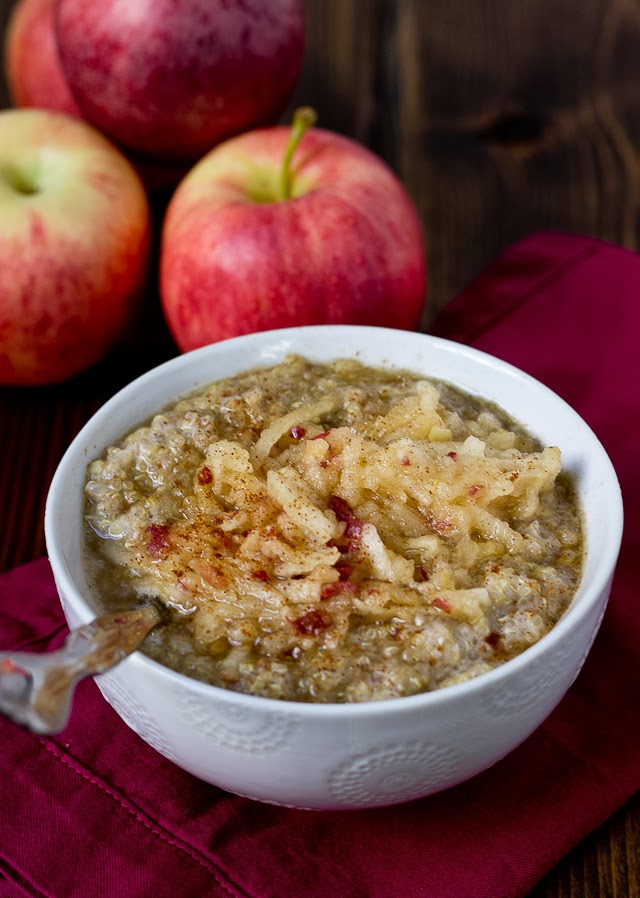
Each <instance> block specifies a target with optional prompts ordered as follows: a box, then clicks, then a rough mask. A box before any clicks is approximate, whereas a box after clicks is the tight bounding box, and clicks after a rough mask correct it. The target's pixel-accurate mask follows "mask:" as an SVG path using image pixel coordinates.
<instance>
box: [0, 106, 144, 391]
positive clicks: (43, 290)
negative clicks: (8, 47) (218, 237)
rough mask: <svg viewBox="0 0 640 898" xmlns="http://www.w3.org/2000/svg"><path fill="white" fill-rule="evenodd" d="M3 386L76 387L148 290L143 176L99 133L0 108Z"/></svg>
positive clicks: (50, 116) (62, 119) (60, 118)
mask: <svg viewBox="0 0 640 898" xmlns="http://www.w3.org/2000/svg"><path fill="white" fill-rule="evenodd" d="M0 235H1V236H0V383H1V384H7V385H36V384H49V383H54V382H57V381H62V380H66V379H67V378H70V377H72V376H73V375H75V374H78V373H79V372H81V371H83V370H84V369H86V368H88V367H89V366H90V365H92V364H93V363H94V362H97V361H98V360H99V359H100V358H102V357H103V356H104V355H105V354H106V353H107V352H108V350H109V349H110V348H111V347H112V346H113V345H114V344H115V343H116V342H117V341H118V339H119V338H120V337H121V336H122V335H123V334H124V332H125V330H126V327H127V324H128V322H129V321H130V319H131V316H132V314H133V313H134V310H135V307H136V300H137V298H138V297H139V295H140V293H141V290H142V288H143V286H144V284H145V279H146V273H147V265H148V250H149V238H150V214H149V206H148V203H147V199H146V194H145V192H144V188H143V186H142V183H141V182H140V179H139V178H138V176H137V175H136V173H135V171H134V170H133V168H132V167H131V165H130V164H129V163H128V162H127V160H126V159H125V158H124V156H123V155H122V154H121V153H120V152H119V151H118V150H117V149H115V147H114V146H113V145H112V144H111V143H110V142H109V141H108V140H107V139H106V138H105V137H103V136H102V135H101V134H99V133H98V132H97V131H96V130H95V129H94V128H92V127H90V126H89V125H87V124H85V123H84V122H80V121H78V120H76V119H73V118H71V117H69V116H67V115H63V114H60V113H54V112H49V111H44V110H35V109H14V110H5V111H3V112H1V113H0Z"/></svg>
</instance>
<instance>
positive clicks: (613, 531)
mask: <svg viewBox="0 0 640 898" xmlns="http://www.w3.org/2000/svg"><path fill="white" fill-rule="evenodd" d="M372 332H375V334H373V333H372ZM381 332H382V334H384V333H385V332H386V333H388V334H389V335H390V337H391V336H393V339H395V340H397V339H402V338H403V337H404V338H405V339H407V340H409V341H412V342H413V341H414V340H420V341H424V342H425V346H426V345H429V344H430V345H432V346H434V347H437V348H439V349H441V350H444V351H446V352H452V353H455V354H457V355H460V356H461V357H462V358H464V359H465V360H468V361H471V362H472V364H475V365H478V364H479V365H482V366H485V367H487V366H488V367H490V368H492V369H499V370H500V371H501V372H502V373H504V374H505V375H506V376H507V377H510V378H511V379H512V380H514V379H515V380H519V381H520V382H521V383H522V384H523V385H524V384H526V385H528V386H529V388H533V389H536V390H537V391H538V392H539V393H540V395H541V397H546V398H547V399H549V400H550V401H552V402H553V403H554V404H555V406H556V408H558V409H562V411H563V412H564V413H565V414H567V415H568V416H570V417H571V418H573V419H575V421H576V423H578V424H579V426H580V429H581V430H582V432H583V434H584V436H585V439H586V440H587V442H588V444H589V445H590V448H591V453H590V454H593V456H594V458H595V459H596V461H597V462H598V464H599V470H601V477H602V480H603V482H606V487H607V489H608V490H610V491H611V492H610V502H609V506H608V509H607V512H608V515H609V525H608V528H607V531H606V542H605V546H604V555H603V557H602V561H601V563H600V565H599V567H598V569H597V571H596V576H594V577H593V578H592V579H591V580H590V581H589V582H588V583H585V582H584V580H581V581H580V584H579V587H578V592H577V594H576V595H577V596H578V597H579V600H578V601H577V602H576V601H573V602H572V603H571V605H570V606H569V608H568V609H567V610H566V611H565V613H564V615H563V616H562V617H561V618H560V620H559V621H558V622H557V623H556V624H555V625H554V626H553V627H552V629H551V630H550V631H549V632H548V633H546V634H545V635H544V636H543V637H542V638H541V639H539V640H538V641H537V642H536V643H534V644H533V645H532V646H529V647H528V648H527V649H525V650H524V651H523V652H521V653H520V654H518V655H516V656H515V657H514V658H511V659H509V660H508V661H506V662H504V663H502V664H500V665H498V666H497V667H496V668H493V669H492V670H489V671H485V672H484V673H482V674H479V675H478V676H476V677H473V678H471V679H469V680H465V681H464V682H461V683H456V684H453V685H450V686H446V687H443V688H439V689H435V690H432V691H427V692H421V693H416V694H415V695H408V696H398V697H395V698H387V699H374V700H371V701H364V702H345V703H338V702H297V701H293V700H288V699H276V698H269V697H266V696H260V695H251V694H247V693H241V692H235V691H232V690H228V689H224V688H222V687H219V686H214V685H212V684H209V683H206V682H203V681H200V680H196V679H193V678H191V677H188V676H187V675H186V674H181V673H179V672H177V671H174V670H172V669H171V668H169V667H165V666H164V665H162V664H160V663H159V662H157V661H154V660H153V659H152V658H149V657H147V656H146V655H144V654H142V652H140V651H136V652H134V653H133V654H132V655H130V656H129V657H128V658H127V659H125V660H124V661H123V662H121V664H122V665H127V666H129V668H130V669H131V670H132V672H133V670H135V669H136V668H138V667H142V669H143V670H147V671H148V672H150V673H153V674H154V675H155V676H156V677H160V679H161V680H164V681H165V682H167V684H169V683H171V684H174V685H177V686H181V687H182V688H187V689H188V690H189V691H191V692H195V693H196V694H199V695H200V696H202V697H205V698H208V699H210V700H211V699H214V700H215V701H217V702H218V703H229V704H234V705H238V704H239V705H240V706H241V707H243V708H245V709H246V710H255V711H259V712H262V713H273V712H279V713H280V714H282V713H290V714H297V715H303V716H305V717H311V718H318V719H322V718H326V717H331V718H343V717H349V718H352V717H353V718H361V717H368V716H372V715H375V716H377V715H378V714H380V713H384V714H385V715H387V714H389V715H394V714H397V713H398V714H399V713H405V712H411V711H412V710H417V709H425V710H426V709H427V708H430V707H438V706H440V705H442V704H443V703H449V702H452V701H455V700H460V699H464V698H466V697H469V696H473V695H474V694H475V693H476V692H479V691H482V690H483V689H485V688H487V687H489V686H490V685H498V684H499V683H501V682H502V681H503V680H504V679H506V678H509V677H511V676H512V675H515V674H517V672H518V671H519V670H522V669H523V668H525V667H527V666H529V665H530V664H531V663H532V662H534V661H535V660H536V659H537V658H538V657H539V656H540V655H543V654H545V653H547V652H549V651H551V650H552V649H553V648H554V647H555V646H556V645H557V644H558V643H559V642H561V641H562V640H563V639H564V637H565V634H566V633H567V632H568V631H570V630H572V629H573V628H575V627H576V626H577V625H579V624H580V622H581V621H582V620H583V619H584V618H585V617H586V616H587V615H588V614H589V612H590V611H591V609H592V608H593V606H594V605H596V604H597V603H598V601H599V599H600V597H601V596H602V595H603V594H606V593H607V592H608V589H609V584H610V581H611V579H612V577H613V572H614V570H615V565H616V561H617V557H618V554H619V551H620V544H621V540H622V531H623V505H622V495H621V491H620V485H619V482H618V478H617V475H616V472H615V469H614V467H613V464H612V462H611V460H610V458H609V456H608V454H607V452H606V451H605V449H604V447H603V446H602V444H601V442H600V440H599V439H598V437H597V436H596V434H595V433H594V431H593V430H592V429H591V427H590V426H589V425H588V424H587V423H586V422H585V421H584V419H583V418H582V417H581V416H580V415H579V413H578V412H576V411H575V409H573V408H572V407H571V406H570V405H569V404H568V403H567V402H566V401H565V400H564V399H562V398H561V397H560V396H559V395H558V394H557V393H555V392H554V391H553V390H551V389H550V388H549V387H547V386H546V385H544V384H543V383H542V382H540V381H539V380H537V379H536V378H534V377H532V376H531V375H529V374H527V373H526V372H524V371H522V370H521V369H520V368H517V367H516V366H514V365H512V364H510V363H509V362H505V361H502V360H501V359H500V358H498V357H497V356H494V355H491V354H489V353H487V352H484V351H483V350H479V349H476V348H475V347H471V346H467V345H465V344H462V343H457V342H455V341H452V340H447V339H444V338H442V337H437V336H434V335H431V334H425V333H422V332H418V331H401V330H396V329H392V328H382V327H372V326H366V325H309V326H301V327H291V328H280V329H275V330H271V331H262V332H259V333H254V334H244V335H242V336H239V337H233V338H231V339H228V340H223V341H220V342H218V343H213V344H209V345H207V346H203V347H200V348H199V349H195V350H192V351H191V352H187V353H184V354H181V355H177V356H174V357H173V358H171V359H169V360H168V361H166V362H163V363H162V364H160V365H157V366H155V367H153V368H151V369H150V370H149V371H146V372H145V373H143V374H141V375H139V376H138V377H136V378H135V379H134V380H132V381H131V382H129V383H128V384H127V385H126V386H124V387H122V388H121V389H120V390H118V391H117V392H116V393H115V394H114V395H113V396H112V397H111V398H110V399H108V400H107V401H106V402H105V403H104V404H103V405H102V406H101V407H100V408H99V409H98V410H97V411H96V412H95V413H94V414H93V415H92V416H91V417H90V418H89V420H88V421H87V422H86V423H85V424H84V426H83V427H82V428H81V430H80V431H79V432H78V434H77V435H76V436H75V438H74V439H73V440H72V442H71V443H70V444H69V446H68V448H67V449H66V451H65V453H64V454H63V456H62V458H61V460H60V462H59V464H58V466H57V468H56V471H55V473H54V476H53V479H52V481H51V485H50V488H49V491H48V494H47V500H46V505H45V518H44V529H45V541H46V546H47V553H48V556H49V561H50V564H51V567H52V570H53V572H54V576H55V580H56V585H57V587H58V590H59V592H62V593H63V594H64V596H65V601H67V602H68V603H70V604H73V606H74V608H75V609H76V610H77V611H78V613H79V614H80V616H81V618H86V621H84V620H83V621H82V622H83V623H85V622H89V621H90V620H92V619H93V618H94V617H95V616H96V613H97V612H96V611H95V610H94V609H92V608H91V605H90V604H89V603H88V601H87V600H86V599H85V598H84V596H83V594H82V592H81V590H80V588H79V587H78V586H77V585H76V583H75V581H74V578H73V576H72V575H71V573H70V571H69V568H68V565H67V562H66V559H65V557H64V553H63V551H62V547H61V546H60V544H59V538H58V533H57V527H56V509H57V507H58V504H59V503H60V502H64V497H65V495H66V492H65V487H64V483H65V480H66V477H67V476H68V470H69V469H70V468H71V467H72V466H73V465H75V464H77V463H78V459H76V456H78V455H79V456H82V455H83V453H84V452H85V451H86V450H85V444H86V443H87V441H88V437H90V436H92V435H93V434H94V433H95V432H96V431H99V427H100V425H101V424H102V422H103V421H104V420H105V419H107V418H109V417H110V416H111V415H113V414H114V412H116V411H117V410H118V409H119V408H120V407H121V406H122V405H123V404H126V402H127V400H128V399H129V398H131V397H132V396H134V395H137V394H139V393H140V392H142V391H143V390H144V389H145V388H146V387H147V386H148V385H149V384H150V383H153V382H155V381H157V380H161V379H162V378H165V377H166V375H167V374H175V373H176V372H178V371H188V370H189V368H190V367H191V366H192V365H193V364H194V362H197V361H198V360H199V359H201V358H206V357H207V356H209V355H213V356H215V355H216V354H218V353H219V352H224V351H227V350H234V349H235V348H236V347H237V346H240V345H241V346H243V347H244V348H246V349H248V350H251V349H252V348H254V349H255V348H263V349H264V348H265V347H268V346H271V347H272V348H271V354H270V355H269V353H265V356H266V357H265V358H264V359H263V360H262V362H261V363H258V364H250V365H246V366H241V367H238V368H237V370H238V371H242V370H249V369H250V368H253V367H264V366H266V365H267V364H275V363H276V362H277V361H278V360H280V359H281V358H283V357H284V356H285V355H286V354H287V352H285V351H283V346H284V344H286V343H287V341H288V340H290V339H291V338H294V339H296V340H297V339H298V338H299V337H301V336H302V337H307V338H310V339H311V338H313V337H317V336H318V335H320V334H322V335H323V337H325V338H327V337H328V338H331V337H332V336H334V337H336V338H338V337H340V336H350V337H352V336H355V335H356V334H357V335H358V337H359V338H360V339H361V340H362V341H366V339H367V337H368V336H369V337H371V336H375V338H377V339H379V338H380V336H381ZM416 345H417V344H416ZM288 351H289V352H292V351H299V350H291V349H290V348H289V350H288ZM361 352H362V350H357V351H354V353H353V356H352V357H354V358H358V355H359V354H360V353H361ZM300 354H304V353H302V352H301V353H300ZM313 355H314V353H313V348H311V351H310V352H309V355H308V357H309V358H313ZM344 357H345V355H344V353H338V354H336V355H335V356H333V358H344ZM323 358H329V356H323ZM363 362H364V364H372V365H379V366H383V365H384V364H388V365H390V366H391V367H395V368H397V369H398V370H403V366H401V365H398V364H397V363H396V362H395V361H391V362H384V361H380V362H372V361H371V362H367V359H366V358H365V359H363ZM404 370H412V369H411V366H408V368H407V367H405V369H404ZM226 376H231V375H227V374H223V375H219V377H218V378H216V373H215V372H213V376H212V377H211V378H209V379H208V380H207V379H206V378H205V379H201V378H196V380H195V381H194V384H193V387H192V388H191V390H193V389H197V388H198V387H199V386H205V384H206V383H211V382H213V381H215V380H216V379H220V377H226ZM425 376H426V377H429V376H433V377H436V375H429V374H425ZM440 379H441V380H442V381H444V382H451V383H453V384H454V385H455V380H448V379H447V376H446V375H445V376H443V377H442V378H440ZM462 389H466V390H467V392H472V391H471V390H470V389H469V388H468V387H463V388H462ZM191 390H186V391H180V392H178V393H176V394H174V395H173V396H168V398H167V403H166V404H170V403H172V402H174V401H177V400H178V399H179V398H180V397H181V396H184V395H188V393H189V392H190V391H191ZM167 392H168V393H169V392H170V391H167ZM478 395H480V394H478ZM489 401H491V400H489ZM123 435H124V434H123ZM101 445H102V448H105V447H106V445H107V444H104V445H103V444H101ZM83 461H84V463H85V464H86V456H85V457H84V458H83ZM583 576H584V574H583ZM605 607H606V599H605ZM603 613H604V608H603ZM102 676H105V675H102ZM106 676H108V674H106ZM99 679H100V678H98V680H99Z"/></svg>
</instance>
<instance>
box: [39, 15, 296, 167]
mask: <svg viewBox="0 0 640 898" xmlns="http://www.w3.org/2000/svg"><path fill="white" fill-rule="evenodd" d="M55 30H56V35H57V45H58V51H59V54H60V60H61V63H62V68H63V71H64V72H65V74H66V79H67V83H68V85H69V88H70V89H71V93H72V94H73V96H74V97H75V100H76V102H77V103H78V105H79V107H80V109H81V110H82V112H83V115H84V116H85V118H86V119H87V120H88V121H89V122H91V123H92V124H93V125H95V126H96V127H97V128H99V129H100V130H101V131H102V132H103V133H104V134H106V135H108V136H109V137H111V138H112V139H113V140H115V141H116V142H117V143H118V144H119V145H120V146H122V147H126V148H128V149H130V150H134V151H136V152H138V153H145V154H147V155H148V156H149V157H151V158H153V159H157V158H161V159H163V160H167V159H174V160H179V161H193V160H195V159H197V158H199V157H200V156H202V154H203V153H205V152H206V151H207V150H209V149H210V148H211V147H212V146H214V144H216V143H218V142H220V141H221V140H223V139H225V138H226V137H229V136H230V135H232V134H236V133H239V132H241V131H244V130H246V129H248V128H251V127H254V126H256V125H260V124H265V123H270V122H274V121H276V119H277V118H278V116H279V115H280V113H281V112H282V110H283V109H284V107H285V105H286V103H287V102H288V100H289V98H290V96H291V93H292V92H293V88H294V86H295V83H296V81H297V77H298V74H299V70H300V65H301V60H302V51H303V43H304V40H303V38H304V26H303V16H302V0H126V2H123V0H57V4H56V16H55Z"/></svg>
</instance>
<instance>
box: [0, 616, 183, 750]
mask: <svg viewBox="0 0 640 898" xmlns="http://www.w3.org/2000/svg"><path fill="white" fill-rule="evenodd" d="M164 620H166V614H165V612H164V609H163V608H162V607H161V606H160V605H158V604H155V603H150V604H148V605H145V606H144V607H143V608H140V609H138V610H136V611H124V612H121V613H118V614H109V615H106V616H104V617H99V618H96V620H94V621H92V622H91V623H90V624H86V625H85V626H84V627H79V628H78V629H77V630H73V631H72V632H71V633H70V634H69V636H68V637H67V639H66V641H65V643H64V645H63V646H62V648H61V649H58V650H57V651H55V652H43V653H41V654H32V653H30V652H0V712H2V713H3V714H6V715H7V716H8V717H10V718H11V719H12V720H14V721H15V722H16V723H20V724H23V725H24V726H26V727H28V728H29V729H30V730H32V731H33V732H34V733H42V734H53V733H59V732H60V731H61V730H63V729H64V728H65V726H66V725H67V721H68V720H69V714H70V713H71V699H72V696H73V692H74V689H75V686H76V683H77V682H78V681H79V680H81V679H83V678H84V677H89V676H92V675H93V674H99V673H104V672H105V671H107V670H109V669H110V668H112V667H115V665H116V664H118V663H119V662H120V661H122V660H123V659H124V658H126V657H127V655H130V654H131V652H134V651H135V650H136V649H137V648H138V646H139V645H140V644H141V643H142V642H143V640H144V639H145V637H146V636H147V635H148V634H149V633H150V632H151V630H153V628H154V627H156V626H157V625H158V624H159V623H161V622H162V621H164Z"/></svg>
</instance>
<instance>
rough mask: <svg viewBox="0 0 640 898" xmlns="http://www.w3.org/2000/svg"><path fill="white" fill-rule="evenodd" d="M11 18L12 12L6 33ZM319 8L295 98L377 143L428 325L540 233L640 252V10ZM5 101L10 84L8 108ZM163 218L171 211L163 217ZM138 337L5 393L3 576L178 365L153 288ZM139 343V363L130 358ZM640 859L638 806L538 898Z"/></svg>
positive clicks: (624, 892) (608, 877)
mask: <svg viewBox="0 0 640 898" xmlns="http://www.w3.org/2000/svg"><path fill="white" fill-rule="evenodd" d="M12 6H13V0H0V27H2V30H3V31H4V27H5V24H6V19H7V16H8V14H9V12H10V10H11V7H12ZM306 7H307V47H306V60H305V66H304V70H303V74H302V77H301V80H300V84H299V88H298V90H297V93H296V97H295V102H297V103H309V104H311V105H313V106H315V107H316V109H317V110H318V113H319V120H320V124H321V125H322V126H324V127H326V128H329V129H334V130H337V131H341V132H343V133H345V134H348V135H350V136H352V137H355V138H356V139H357V140H359V141H361V142H363V143H365V144H367V145H368V146H370V147H371V148H372V149H373V150H374V151H376V152H378V153H379V154H380V155H381V156H383V157H384V158H385V159H386V160H387V161H388V162H389V163H390V164H391V166H392V167H393V168H394V169H395V170H396V171H397V172H398V173H399V175H400V176H401V178H402V179H403V180H404V182H405V184H406V186H407V188H408V190H409V192H410V194H411V195H412V197H413V199H414V201H415V203H416V205H417V207H418V210H419V212H420V215H421V217H422V221H423V224H424V231H425V241H426V247H427V254H428V265H429V273H430V287H429V299H428V305H427V311H426V312H425V323H426V322H427V321H428V320H429V319H430V318H431V317H432V316H433V314H434V313H435V311H436V310H437V309H439V308H441V307H442V306H443V305H445V304H446V303H447V301H448V300H449V299H450V298H451V297H452V296H453V295H454V294H455V293H456V292H457V291H458V290H459V289H460V288H461V287H462V286H463V285H464V284H465V283H467V282H468V281H469V280H470V279H471V278H472V277H473V276H474V275H475V274H476V273H477V272H478V271H480V270H481V269H482V267H483V266H484V265H485V264H486V263H487V262H488V261H489V260H490V259H491V258H492V257H493V256H494V255H495V254H496V253H498V252H499V251H500V250H501V249H502V248H504V247H505V246H507V245H508V244H509V243H511V242H513V241H514V240H516V239H517V238H518V237H520V236H523V235H525V234H527V233H531V232H533V231H535V230H538V229H540V228H550V227H551V228H557V229H564V230H569V231H577V232H581V233H587V234H594V235H596V236H600V237H603V238H605V239H608V240H611V241H612V242H614V243H618V244H620V245H624V246H628V247H631V248H637V246H638V240H639V227H638V226H639V221H640V218H639V203H640V158H639V152H638V146H639V145H640V143H639V140H640V88H639V87H638V81H639V78H638V76H639V75H640V63H638V60H640V0H579V2H578V0H535V2H534V0H518V2H514V0H457V2H452V0H307V2H306ZM8 103H9V99H8V95H7V91H6V86H5V84H4V82H2V83H1V84H0V106H6V105H8ZM292 105H293V104H292ZM162 208H163V198H159V199H157V200H156V201H155V210H156V219H157V220H159V219H160V217H161V213H162ZM1 239H2V235H1V233H0V240H1ZM141 334H142V330H140V331H139V332H138V333H135V332H134V333H132V334H131V335H130V336H129V339H127V341H125V343H123V344H122V345H121V346H119V347H118V348H117V349H116V350H115V351H114V352H113V353H112V355H111V356H110V357H109V358H108V359H106V360H105V361H104V362H102V363H101V364H100V365H98V366H97V367H96V368H94V369H93V370H91V371H89V372H87V373H86V374H84V375H82V376H81V377H79V378H77V379H75V380H74V381H72V382H70V383H67V384H64V385H61V386H52V387H43V388H37V389H16V388H9V387H0V571H2V570H7V569H9V568H10V567H13V566H14V565H17V564H20V563H22V562H26V561H29V560H30V559H33V558H37V557H39V556H41V555H43V554H44V552H45V546H44V537H43V531H42V519H43V511H44V502H45V497H46V493H47V489H48V485H49V482H50V480H51V477H52V474H53V471H54V469H55V467H56V464H57V462H58V461H59V459H60V457H61V455H62V453H63V451H64V449H65V448H66V446H67V445H68V443H69V442H70V440H71V439H72V438H73V436H74V435H75V433H76V432H77V431H78V429H79V428H80V427H81V425H82V424H83V423H84V421H86V420H87V418H88V417H89V416H90V415H91V414H92V413H93V412H94V411H95V410H96V409H97V408H98V407H99V406H100V405H101V404H102V403H103V402H104V401H105V400H106V399H107V398H108V397H109V396H110V395H112V394H113V393H114V392H115V391H116V390H117V389H118V388H119V387H120V386H121V385H123V384H124V383H125V382H126V381H127V380H130V379H131V378H132V377H133V376H134V375H136V374H138V373H141V372H142V371H144V370H146V369H147V368H149V367H151V366H152V365H153V364H155V363H157V362H159V361H162V360H164V359H166V358H168V357H170V356H171V355H173V354H175V353H176V350H175V347H174V346H173V344H172V342H171V340H170V338H169V336H168V334H167V331H166V329H165V327H164V324H163V321H162V318H161V315H160V311H159V306H158V300H157V293H156V290H155V287H154V285H153V283H150V285H149V290H148V295H147V298H146V309H145V326H144V337H143V339H142V340H139V339H136V338H137V337H140V336H141ZM136 344H137V346H138V347H140V345H142V346H143V347H144V351H143V354H142V355H140V353H139V352H138V353H137V354H136V358H135V360H134V355H133V346H134V345H136ZM639 857H640V797H639V796H636V797H635V798H633V799H632V800H631V801H629V803H628V804H627V805H626V807H624V808H621V809H620V810H619V811H618V813H616V814H615V815H614V816H613V818H612V819H611V820H609V821H608V822H606V823H604V824H603V825H602V826H601V827H600V829H599V830H598V831H597V832H595V833H594V834H593V835H592V836H590V837H589V838H587V839H586V840H585V842H584V843H582V844H581V845H579V846H578V847H577V848H576V849H575V850H574V851H573V852H572V853H571V854H570V856H569V857H567V858H566V859H565V860H564V861H563V862H562V863H561V864H560V865H559V866H558V867H557V868H556V869H555V870H553V871H552V872H550V873H549V874H548V875H547V876H546V878H545V879H544V880H543V881H542V882H541V883H540V884H539V885H538V886H537V887H536V888H535V889H534V891H533V892H532V893H531V896H530V898H569V896H570V898H596V896H597V898H606V896H612V898H635V896H640V861H639ZM461 898H464V896H461Z"/></svg>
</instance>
